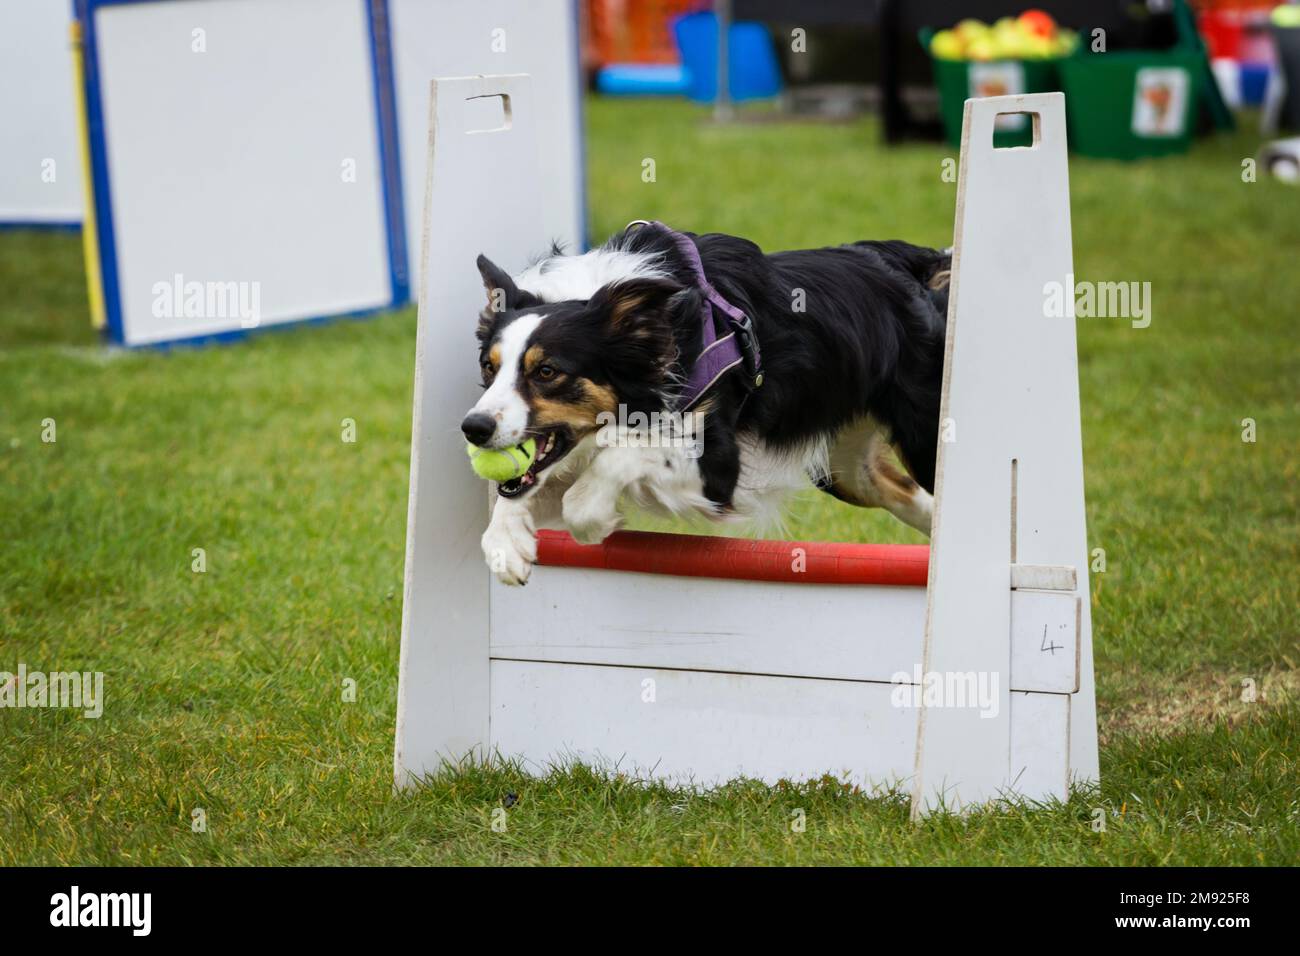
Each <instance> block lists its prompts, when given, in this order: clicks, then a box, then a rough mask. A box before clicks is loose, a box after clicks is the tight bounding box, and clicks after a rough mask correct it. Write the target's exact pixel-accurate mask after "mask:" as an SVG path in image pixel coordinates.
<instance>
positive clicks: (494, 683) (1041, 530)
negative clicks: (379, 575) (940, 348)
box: [395, 76, 1098, 815]
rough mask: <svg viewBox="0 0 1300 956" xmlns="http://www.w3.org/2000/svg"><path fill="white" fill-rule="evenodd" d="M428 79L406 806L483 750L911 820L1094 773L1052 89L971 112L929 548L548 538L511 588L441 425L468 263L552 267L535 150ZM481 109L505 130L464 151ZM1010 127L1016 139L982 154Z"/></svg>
mask: <svg viewBox="0 0 1300 956" xmlns="http://www.w3.org/2000/svg"><path fill="white" fill-rule="evenodd" d="M434 85H435V91H434V97H433V100H434V102H433V107H432V109H431V123H432V126H433V131H432V135H431V142H432V144H433V154H432V160H431V164H430V181H429V190H428V198H427V204H426V210H425V213H426V215H425V223H426V225H425V232H424V242H425V257H424V270H425V271H424V277H425V281H424V282H423V284H422V289H423V295H422V297H421V302H420V320H419V323H420V324H419V339H418V346H417V364H416V388H415V422H414V435H413V448H412V459H411V495H410V512H409V526H408V540H407V564H406V584H405V605H404V614H403V621H402V657H401V678H400V684H399V691H398V716H397V735H396V737H397V739H396V755H395V772H396V782H397V785H398V786H399V787H400V786H407V785H410V784H412V783H413V782H417V781H418V780H420V779H421V778H424V777H426V776H427V775H430V774H433V773H436V772H438V771H439V770H440V769H441V768H443V767H444V766H446V765H454V764H457V763H458V762H460V761H462V760H464V759H465V758H467V757H470V758H482V757H485V756H490V755H492V754H495V753H499V754H500V755H502V756H510V757H521V758H523V760H524V761H525V762H526V765H527V766H530V767H533V768H536V769H541V768H543V767H544V766H545V765H546V764H547V763H548V762H550V761H562V760H564V759H567V758H580V759H583V760H586V761H589V762H597V763H601V764H604V765H606V766H610V765H617V766H618V767H619V769H621V770H623V771H626V772H629V773H635V774H640V775H644V776H653V777H655V778H660V779H668V780H671V781H676V782H692V783H695V784H698V785H709V784H714V783H718V782H721V781H725V780H728V779H732V778H735V777H738V776H749V777H756V778H760V779H763V780H766V781H775V780H777V779H780V778H789V779H806V778H810V777H817V776H821V775H822V774H824V773H831V774H833V775H837V776H841V777H844V778H847V779H849V780H851V781H853V782H855V783H858V784H860V785H863V786H867V787H873V786H876V785H881V784H885V785H895V786H900V787H903V788H907V789H910V791H911V792H912V794H913V813H914V814H915V815H919V814H923V813H926V812H929V811H932V810H934V809H936V808H939V807H945V808H949V809H961V808H965V807H970V806H973V805H976V804H980V803H983V802H986V801H989V800H992V799H995V798H998V797H1000V796H1004V795H1007V796H1009V795H1021V796H1024V797H1028V798H1033V799H1044V798H1049V797H1059V798H1064V797H1066V796H1067V794H1068V788H1069V785H1070V782H1071V781H1072V780H1096V779H1097V775H1098V771H1097V742H1096V718H1095V704H1094V695H1093V680H1092V642H1091V629H1090V619H1089V604H1088V594H1089V591H1088V565H1087V555H1088V551H1087V543H1086V536H1085V526H1084V499H1083V460H1082V445H1081V439H1080V428H1079V394H1078V383H1077V363H1076V354H1075V330H1074V324H1073V320H1072V319H1068V318H1064V319H1061V318H1048V317H1046V316H1045V314H1044V312H1045V310H1044V292H1043V287H1044V284H1045V283H1046V282H1049V281H1052V280H1055V281H1059V282H1064V281H1065V277H1066V276H1067V275H1069V274H1071V273H1072V271H1073V270H1072V261H1071V257H1072V254H1071V247H1070V209H1069V186H1068V181H1067V165H1066V144H1065V110H1064V98H1063V97H1062V95H1061V94H1058V93H1048V94H1034V95H1026V96H1014V97H1000V98H994V99H982V100H971V101H968V102H967V104H966V114H965V127H964V133H963V148H962V152H961V164H960V174H959V179H958V186H957V216H956V229H955V247H956V251H955V256H954V264H953V286H952V295H951V305H950V310H949V316H948V340H947V357H946V362H945V372H944V389H943V412H942V418H943V425H942V427H943V437H944V441H943V442H942V443H941V445H940V452H939V461H938V466H939V471H938V486H937V488H936V495H935V499H936V500H935V519H934V530H933V535H932V539H931V545H930V546H929V547H928V548H927V547H926V546H923V545H922V546H891V545H869V544H835V543H798V542H780V541H778V542H770V541H769V542H754V541H737V540H728V539H713V538H698V537H692V536H679V535H654V534H636V533H619V534H615V535H613V536H612V537H611V538H609V539H608V540H607V541H606V542H604V543H603V544H602V545H599V546H594V547H583V546H579V545H577V544H575V543H574V542H573V541H572V539H570V538H568V537H567V535H564V534H563V533H561V532H543V533H542V535H541V538H540V541H539V546H540V555H539V566H538V567H537V568H535V569H534V571H533V575H532V578H531V580H530V582H529V584H528V585H527V587H525V588H518V589H511V588H507V587H504V586H502V585H500V584H498V583H497V582H495V581H494V580H492V579H491V576H490V575H489V572H488V571H487V569H486V567H485V566H484V564H483V561H482V558H481V554H480V551H479V547H478V539H479V536H480V535H481V533H482V531H483V529H484V527H485V525H486V521H487V518H488V513H489V508H490V503H491V492H490V490H489V486H487V485H486V484H485V483H484V482H482V481H480V480H478V479H477V478H475V477H474V476H473V475H472V474H471V472H470V470H469V468H468V467H466V464H465V460H464V455H463V454H460V453H459V452H460V448H459V444H458V439H457V435H458V432H457V424H458V422H459V420H460V416H461V415H462V413H463V412H464V409H465V407H466V406H467V403H468V402H470V401H471V398H472V396H473V395H474V393H475V391H474V389H475V384H476V382H475V375H476V372H477V370H476V368H475V366H474V363H473V362H472V361H469V360H468V358H467V355H468V352H467V351H466V350H467V348H469V346H468V345H467V342H468V337H469V335H470V334H472V324H473V317H474V315H475V314H476V313H477V311H478V310H479V308H480V307H481V302H480V300H481V298H482V295H483V293H482V287H481V284H480V280H479V277H478V275H477V274H476V271H475V270H474V268H473V259H474V256H475V254H477V253H478V252H479V251H485V252H487V253H488V254H489V255H492V256H493V258H494V259H496V260H497V261H498V262H502V264H503V265H506V266H507V267H508V268H512V269H517V268H520V267H522V266H523V265H524V264H525V262H526V258H527V256H528V254H529V253H534V252H538V251H541V250H543V249H544V248H545V240H546V237H545V234H544V233H542V232H540V231H539V230H540V225H539V224H540V219H539V216H540V213H539V211H538V209H537V202H536V196H537V195H538V194H539V193H540V192H542V189H541V184H540V183H539V182H538V179H537V173H536V168H537V167H536V164H535V163H534V162H533V159H532V157H533V156H535V155H536V150H537V148H538V129H537V127H536V126H535V125H534V122H533V116H534V104H533V103H532V102H531V101H530V98H529V84H528V80H527V77H522V76H513V77H478V78H470V79H459V80H443V81H437V82H436V83H435V84H434ZM492 97H505V98H508V100H509V104H510V108H509V109H508V110H507V111H506V113H505V115H506V116H507V121H506V122H505V123H504V124H502V125H500V126H499V128H496V129H494V130H493V131H492V132H489V133H482V132H481V123H480V124H478V125H476V121H475V120H472V119H471V118H470V116H471V114H472V113H473V112H475V111H481V109H482V100H483V99H484V98H492ZM502 102H503V103H504V102H505V100H502ZM1006 112H1026V113H1030V114H1032V115H1033V116H1034V121H1033V122H1034V128H1035V130H1036V134H1035V143H1034V145H1033V146H1031V147H1024V148H1017V149H994V148H993V123H994V118H995V117H996V116H997V115H998V114H999V113H1006ZM472 129H479V130H480V134H478V135H466V134H467V133H469V132H470V130H472ZM429 223H436V224H437V229H436V230H435V229H431V228H430V226H429ZM534 225H538V227H539V229H538V230H534V229H533V227H534ZM846 238H850V237H846ZM936 680H937V681H938V682H939V686H940V687H941V689H942V690H943V691H944V693H942V694H938V693H937V691H936V690H935V686H936V685H935V681H936ZM927 688H928V689H929V694H927V693H926V690H927ZM932 695H933V696H932Z"/></svg>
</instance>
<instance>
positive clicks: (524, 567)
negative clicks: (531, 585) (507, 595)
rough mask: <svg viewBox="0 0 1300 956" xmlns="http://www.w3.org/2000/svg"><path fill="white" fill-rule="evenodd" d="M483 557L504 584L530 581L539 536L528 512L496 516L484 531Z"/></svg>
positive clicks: (482, 542)
mask: <svg viewBox="0 0 1300 956" xmlns="http://www.w3.org/2000/svg"><path fill="white" fill-rule="evenodd" d="M481 544H482V545H483V557H484V558H485V559H487V565H488V567H489V568H491V569H492V573H493V574H495V575H496V576H497V580H499V581H500V582H501V583H502V584H510V585H519V584H527V583H528V575H529V574H531V573H532V570H533V563H534V562H535V561H536V560H537V537H536V535H535V534H534V532H533V526H532V522H531V521H530V520H529V519H528V516H527V514H501V515H496V516H493V519H492V523H491V524H490V525H488V529H487V530H486V531H484V532H483V538H482V541H481Z"/></svg>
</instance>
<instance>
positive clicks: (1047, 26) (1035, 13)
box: [1017, 10, 1056, 40]
mask: <svg viewBox="0 0 1300 956" xmlns="http://www.w3.org/2000/svg"><path fill="white" fill-rule="evenodd" d="M1017 19H1018V20H1019V21H1020V25H1021V27H1023V28H1024V30H1025V31H1026V32H1027V33H1032V34H1033V35H1034V36H1040V37H1044V38H1046V39H1049V40H1050V39H1051V38H1052V35H1053V34H1055V33H1056V21H1055V20H1053V19H1052V17H1051V14H1048V13H1044V12H1043V11H1042V10H1026V11H1025V12H1024V13H1022V14H1020V16H1019V17H1017Z"/></svg>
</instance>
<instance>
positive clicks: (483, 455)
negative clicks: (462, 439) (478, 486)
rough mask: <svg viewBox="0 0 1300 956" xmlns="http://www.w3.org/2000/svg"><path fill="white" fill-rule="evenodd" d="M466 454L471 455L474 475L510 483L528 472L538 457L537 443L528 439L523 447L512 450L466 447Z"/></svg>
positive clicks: (475, 446)
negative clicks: (512, 479)
mask: <svg viewBox="0 0 1300 956" xmlns="http://www.w3.org/2000/svg"><path fill="white" fill-rule="evenodd" d="M465 453H466V454H467V455H469V463H470V467H472V468H473V469H474V474H476V475H478V476H479V477H480V478H486V479H487V480H488V481H509V480H510V479H511V478H518V477H519V476H520V475H522V474H523V473H524V472H526V471H527V470H528V469H529V468H530V467H531V466H532V464H533V459H534V458H536V457H537V442H536V441H534V440H533V439H531V438H530V439H528V440H527V441H526V442H524V443H523V444H522V445H515V446H514V447H512V448H501V449H492V448H480V447H479V446H478V445H466V446H465Z"/></svg>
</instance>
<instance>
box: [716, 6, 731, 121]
mask: <svg viewBox="0 0 1300 956" xmlns="http://www.w3.org/2000/svg"><path fill="white" fill-rule="evenodd" d="M713 15H714V16H715V17H717V20H718V91H717V96H715V97H714V100H713V119H714V121H715V122H718V123H726V122H729V121H730V120H731V117H732V109H731V82H730V80H731V77H730V73H731V70H730V68H729V65H728V61H729V58H730V53H731V49H730V47H731V43H730V40H731V0H713Z"/></svg>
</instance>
